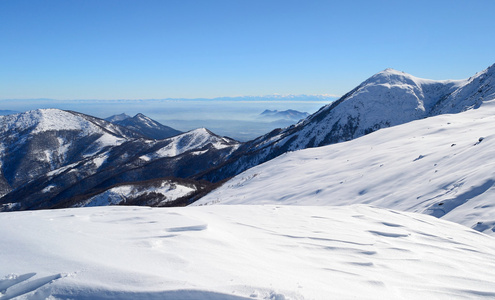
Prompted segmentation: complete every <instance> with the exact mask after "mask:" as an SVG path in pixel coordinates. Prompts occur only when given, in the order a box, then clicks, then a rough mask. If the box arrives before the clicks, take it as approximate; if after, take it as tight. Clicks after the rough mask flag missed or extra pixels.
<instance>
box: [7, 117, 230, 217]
mask: <svg viewBox="0 0 495 300" xmlns="http://www.w3.org/2000/svg"><path fill="white" fill-rule="evenodd" d="M238 147H239V143H238V142H237V141H234V140H231V139H229V138H224V137H220V136H217V135H215V134H213V133H212V132H210V131H208V130H207V129H204V128H201V129H197V130H193V131H190V132H187V133H184V134H181V135H178V136H175V137H172V138H168V139H162V140H152V139H148V138H145V137H143V136H142V135H141V134H139V133H137V132H136V131H133V130H130V129H128V128H126V127H123V126H120V125H116V124H113V123H109V122H107V121H105V120H102V119H98V118H95V117H91V116H88V115H84V114H80V113H76V112H72V111H61V110H57V109H41V110H35V111H29V112H26V113H22V114H17V115H11V116H3V117H0V149H2V151H1V152H0V172H1V173H0V196H2V197H1V198H0V205H2V207H3V208H0V210H2V209H3V210H24V209H39V208H53V207H68V206H72V205H76V204H78V203H79V202H80V201H83V200H86V197H90V196H94V195H95V193H102V192H104V191H105V190H107V189H109V188H112V187H114V186H115V185H119V184H122V183H129V184H130V183H133V182H142V181H147V180H155V179H160V178H169V177H178V178H187V177H191V176H193V175H195V174H198V173H200V172H203V171H205V170H206V169H209V168H211V167H213V166H215V165H217V164H220V163H222V162H223V161H225V160H226V159H228V158H229V156H230V154H231V153H232V152H233V151H234V150H235V149H237V148H238ZM201 185H203V184H201V183H198V185H197V186H198V187H199V186H201ZM195 190H196V191H201V190H203V188H196V189H195Z"/></svg>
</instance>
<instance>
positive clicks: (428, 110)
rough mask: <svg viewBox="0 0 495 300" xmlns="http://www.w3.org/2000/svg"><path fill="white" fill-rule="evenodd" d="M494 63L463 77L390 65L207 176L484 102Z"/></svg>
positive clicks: (493, 92)
mask: <svg viewBox="0 0 495 300" xmlns="http://www.w3.org/2000/svg"><path fill="white" fill-rule="evenodd" d="M494 70H495V65H492V66H490V67H489V68H487V69H485V70H484V71H482V72H479V73H477V74H475V75H474V76H472V77H470V78H469V79H464V80H429V79H421V78H418V77H414V76H412V75H409V74H407V73H404V72H400V71H396V70H394V69H385V70H383V71H381V72H379V73H377V74H375V75H373V76H371V77H370V78H368V79H367V80H365V81H364V82H362V83H361V84H360V85H358V86H357V87H356V88H354V89H353V90H351V91H350V92H348V93H347V94H345V95H344V96H342V97H341V98H340V99H338V100H337V101H335V102H333V103H330V104H328V105H326V106H323V107H322V108H321V109H320V110H318V111H317V112H316V113H314V114H312V115H310V116H309V117H307V118H306V119H304V120H301V121H300V122H298V123H297V124H295V125H293V126H290V127H287V128H283V129H276V130H273V131H272V132H270V133H268V134H266V135H264V136H261V137H258V138H256V139H254V140H252V141H249V142H247V143H246V144H245V145H243V146H242V147H241V148H240V149H239V150H238V151H237V152H236V153H234V157H235V159H231V160H229V161H228V162H226V163H225V164H224V165H222V166H220V167H218V168H217V169H215V170H211V171H209V172H207V173H205V174H202V176H203V177H201V178H203V179H206V180H210V181H214V182H215V181H219V180H223V179H225V178H229V177H231V176H234V175H237V174H239V173H240V172H242V171H244V170H247V169H249V168H250V167H253V166H256V165H258V164H260V163H263V162H266V161H268V160H270V159H273V158H275V157H277V156H279V155H281V154H283V153H285V152H287V151H295V150H300V149H305V148H313V147H320V146H325V145H330V144H335V143H339V142H344V141H349V140H352V139H354V138H357V137H360V136H364V135H367V134H369V133H371V132H374V131H376V130H378V129H381V128H386V127H390V126H396V125H399V124H404V123H407V122H410V121H413V120H418V119H422V118H426V117H430V116H434V115H439V114H444V113H459V112H461V111H464V110H467V109H470V108H476V107H479V105H480V104H481V103H482V102H483V101H484V100H486V99H491V98H493V97H495V89H494V87H495V71H494Z"/></svg>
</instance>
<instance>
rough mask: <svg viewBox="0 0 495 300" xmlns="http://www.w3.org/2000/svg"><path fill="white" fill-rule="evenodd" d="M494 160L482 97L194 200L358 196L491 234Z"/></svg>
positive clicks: (491, 105) (277, 164)
mask: <svg viewBox="0 0 495 300" xmlns="http://www.w3.org/2000/svg"><path fill="white" fill-rule="evenodd" d="M480 138H481V139H482V141H481V142H480ZM494 166H495V101H488V102H485V104H483V105H482V106H481V107H480V108H478V109H473V110H470V111H466V112H463V113H459V114H451V115H441V116H436V117H431V118H427V119H423V120H418V121H414V122H411V123H408V124H404V125H400V126H396V127H392V128H387V129H381V130H379V131H377V132H374V133H371V134H369V135H366V136H364V137H361V138H358V139H355V140H352V141H349V142H345V143H339V144H334V145H329V146H325V147H320V148H312V149H305V150H301V151H296V152H290V153H287V154H284V155H282V156H280V157H278V158H276V159H273V160H271V161H269V162H266V163H264V164H262V165H259V166H257V167H254V168H252V169H249V170H247V171H245V172H243V173H241V174H239V175H238V176H236V177H234V178H233V179H231V180H230V181H228V182H226V183H225V184H224V185H223V186H222V187H220V188H218V189H217V190H215V191H213V192H212V193H210V194H208V195H207V196H205V197H204V198H202V199H200V200H199V201H197V202H195V203H194V204H193V205H203V204H215V203H221V204H289V205H349V204H359V203H363V204H371V205H374V206H379V207H384V208H391V209H397V210H402V211H411V212H419V213H426V214H430V215H434V216H437V217H441V218H444V219H447V220H451V221H454V222H457V223H460V224H463V225H466V226H468V227H471V228H475V229H477V230H479V231H483V232H485V233H487V234H491V235H495V203H494V201H493V199H495V169H494Z"/></svg>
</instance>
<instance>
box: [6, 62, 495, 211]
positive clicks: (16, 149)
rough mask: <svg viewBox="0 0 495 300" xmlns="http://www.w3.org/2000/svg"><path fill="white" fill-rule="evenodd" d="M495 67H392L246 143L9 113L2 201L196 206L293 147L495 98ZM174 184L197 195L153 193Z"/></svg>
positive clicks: (71, 115)
mask: <svg viewBox="0 0 495 300" xmlns="http://www.w3.org/2000/svg"><path fill="white" fill-rule="evenodd" d="M494 73H495V66H491V67H489V68H488V69H486V70H484V71H482V72H480V73H478V74H476V75H474V76H472V77H470V78H468V79H465V80H443V81H438V80H427V79H420V78H417V77H414V76H412V75H409V74H406V73H403V72H400V71H396V70H393V69H386V70H384V71H382V72H379V73H377V74H376V75H374V76H372V77H370V78H369V79H368V80H366V81H364V82H363V83H361V84H360V85H359V86H357V87H356V88H355V89H353V90H352V91H350V92H349V93H347V94H346V95H344V96H343V97H341V98H340V99H339V100H337V101H335V102H333V103H331V104H328V105H326V106H324V107H322V108H321V109H320V110H319V111H318V112H316V113H315V114H312V115H310V116H308V117H307V118H305V119H303V120H301V121H300V122H298V123H297V124H295V125H293V126H289V127H287V128H284V129H277V130H274V131H272V132H270V133H268V134H266V135H263V136H260V137H258V138H256V139H254V140H252V141H249V142H246V143H240V142H237V141H234V140H232V139H229V138H226V137H220V136H217V135H215V134H214V133H212V132H210V131H209V130H207V129H204V128H202V129H197V130H193V131H190V132H187V133H179V134H178V135H176V134H177V133H178V131H173V129H172V131H168V130H169V129H171V128H169V127H167V126H164V125H161V124H159V123H158V122H155V121H153V120H151V119H149V118H147V117H146V116H144V115H142V114H137V115H136V116H135V117H129V116H127V115H117V116H113V117H111V118H109V119H108V120H109V121H111V122H109V121H108V120H103V119H99V118H95V117H92V116H89V115H85V114H81V113H77V112H74V111H61V110H56V109H43V110H35V111H29V112H25V113H21V114H14V115H8V116H2V117H0V124H1V125H2V126H1V129H0V143H1V144H0V147H1V149H2V151H1V156H0V163H1V174H0V195H1V196H2V197H1V198H0V204H1V205H2V209H3V210H24V209H39V208H57V207H69V206H80V205H83V203H86V204H88V205H90V203H93V204H94V203H112V204H117V202H118V203H119V204H125V203H133V204H146V205H165V203H169V204H171V203H174V204H177V205H178V204H179V203H181V204H182V205H183V204H187V203H190V202H191V201H194V200H195V199H197V198H198V197H200V196H201V195H204V194H206V193H207V192H208V191H210V190H211V189H213V188H215V187H216V186H217V185H218V184H221V183H222V182H223V181H225V180H227V179H229V178H231V177H233V176H235V175H238V174H240V173H242V172H243V171H245V170H247V169H249V168H251V167H254V166H256V165H259V164H262V163H264V162H267V161H269V160H271V159H273V158H275V157H277V156H280V155H282V154H284V153H287V152H292V151H295V150H301V149H306V148H314V147H321V146H325V145H331V144H335V143H340V142H344V141H350V140H353V139H356V138H358V137H361V136H364V135H368V134H370V133H372V132H374V131H377V130H379V129H381V128H386V127H392V126H397V125H400V124H405V123H409V122H411V121H414V120H420V119H424V118H428V117H432V116H436V115H442V114H452V113H459V112H462V111H466V110H471V109H476V108H479V107H480V106H482V104H483V103H484V102H487V101H489V100H490V99H493V98H494V95H495V89H494V86H495V75H494ZM112 122H113V123H112ZM166 131H168V132H169V134H171V135H174V136H172V137H167V138H164V139H159V138H158V136H157V135H155V134H158V132H160V134H165V133H164V132H166ZM179 179H180V180H183V179H186V180H188V182H187V184H183V183H181V182H179ZM150 181H156V182H151V183H150ZM171 185H175V186H180V187H181V188H179V190H182V191H188V192H186V193H176V191H172V190H171V189H168V191H169V192H168V196H167V195H166V194H167V193H165V194H163V193H155V194H153V193H152V189H153V188H158V187H162V186H171ZM123 186H126V188H122V187H123ZM119 187H121V188H119ZM182 187H183V188H182ZM189 188H192V189H193V190H194V192H191V191H189ZM112 189H113V190H112ZM122 190H126V191H128V192H127V194H126V193H124V194H125V195H124V194H121V196H119V197H120V198H119V197H117V198H119V199H122V201H120V202H119V201H117V202H115V201H116V200H115V201H114V200H111V201H110V202H108V201H107V202H105V201H103V202H101V201H100V200H94V199H93V197H96V196H97V195H106V197H110V196H109V195H110V194H105V193H106V192H108V193H114V192H115V191H122ZM164 190H167V189H166V188H165V189H162V191H164ZM132 191H136V192H135V193H134V192H132ZM139 191H146V192H139ZM143 193H144V194H143ZM112 195H114V194H112ZM119 195H120V194H119ZM143 195H144V196H143ZM184 197H185V198H184ZM110 198H112V199H117V198H115V197H113V196H111V197H110ZM90 199H93V200H90ZM136 199H142V201H138V200H136ZM144 199H146V201H145V200H144ZM166 199H167V200H166ZM177 199H179V201H178V202H177ZM93 204H91V205H93Z"/></svg>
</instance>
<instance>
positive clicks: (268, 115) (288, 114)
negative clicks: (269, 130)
mask: <svg viewBox="0 0 495 300" xmlns="http://www.w3.org/2000/svg"><path fill="white" fill-rule="evenodd" d="M307 116H309V114H308V113H307V112H300V111H297V110H293V109H288V110H284V111H278V110H269V109H267V110H265V111H263V112H262V113H261V114H260V118H261V119H264V120H271V121H278V120H290V121H296V122H297V121H299V120H301V119H304V118H306V117H307Z"/></svg>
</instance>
